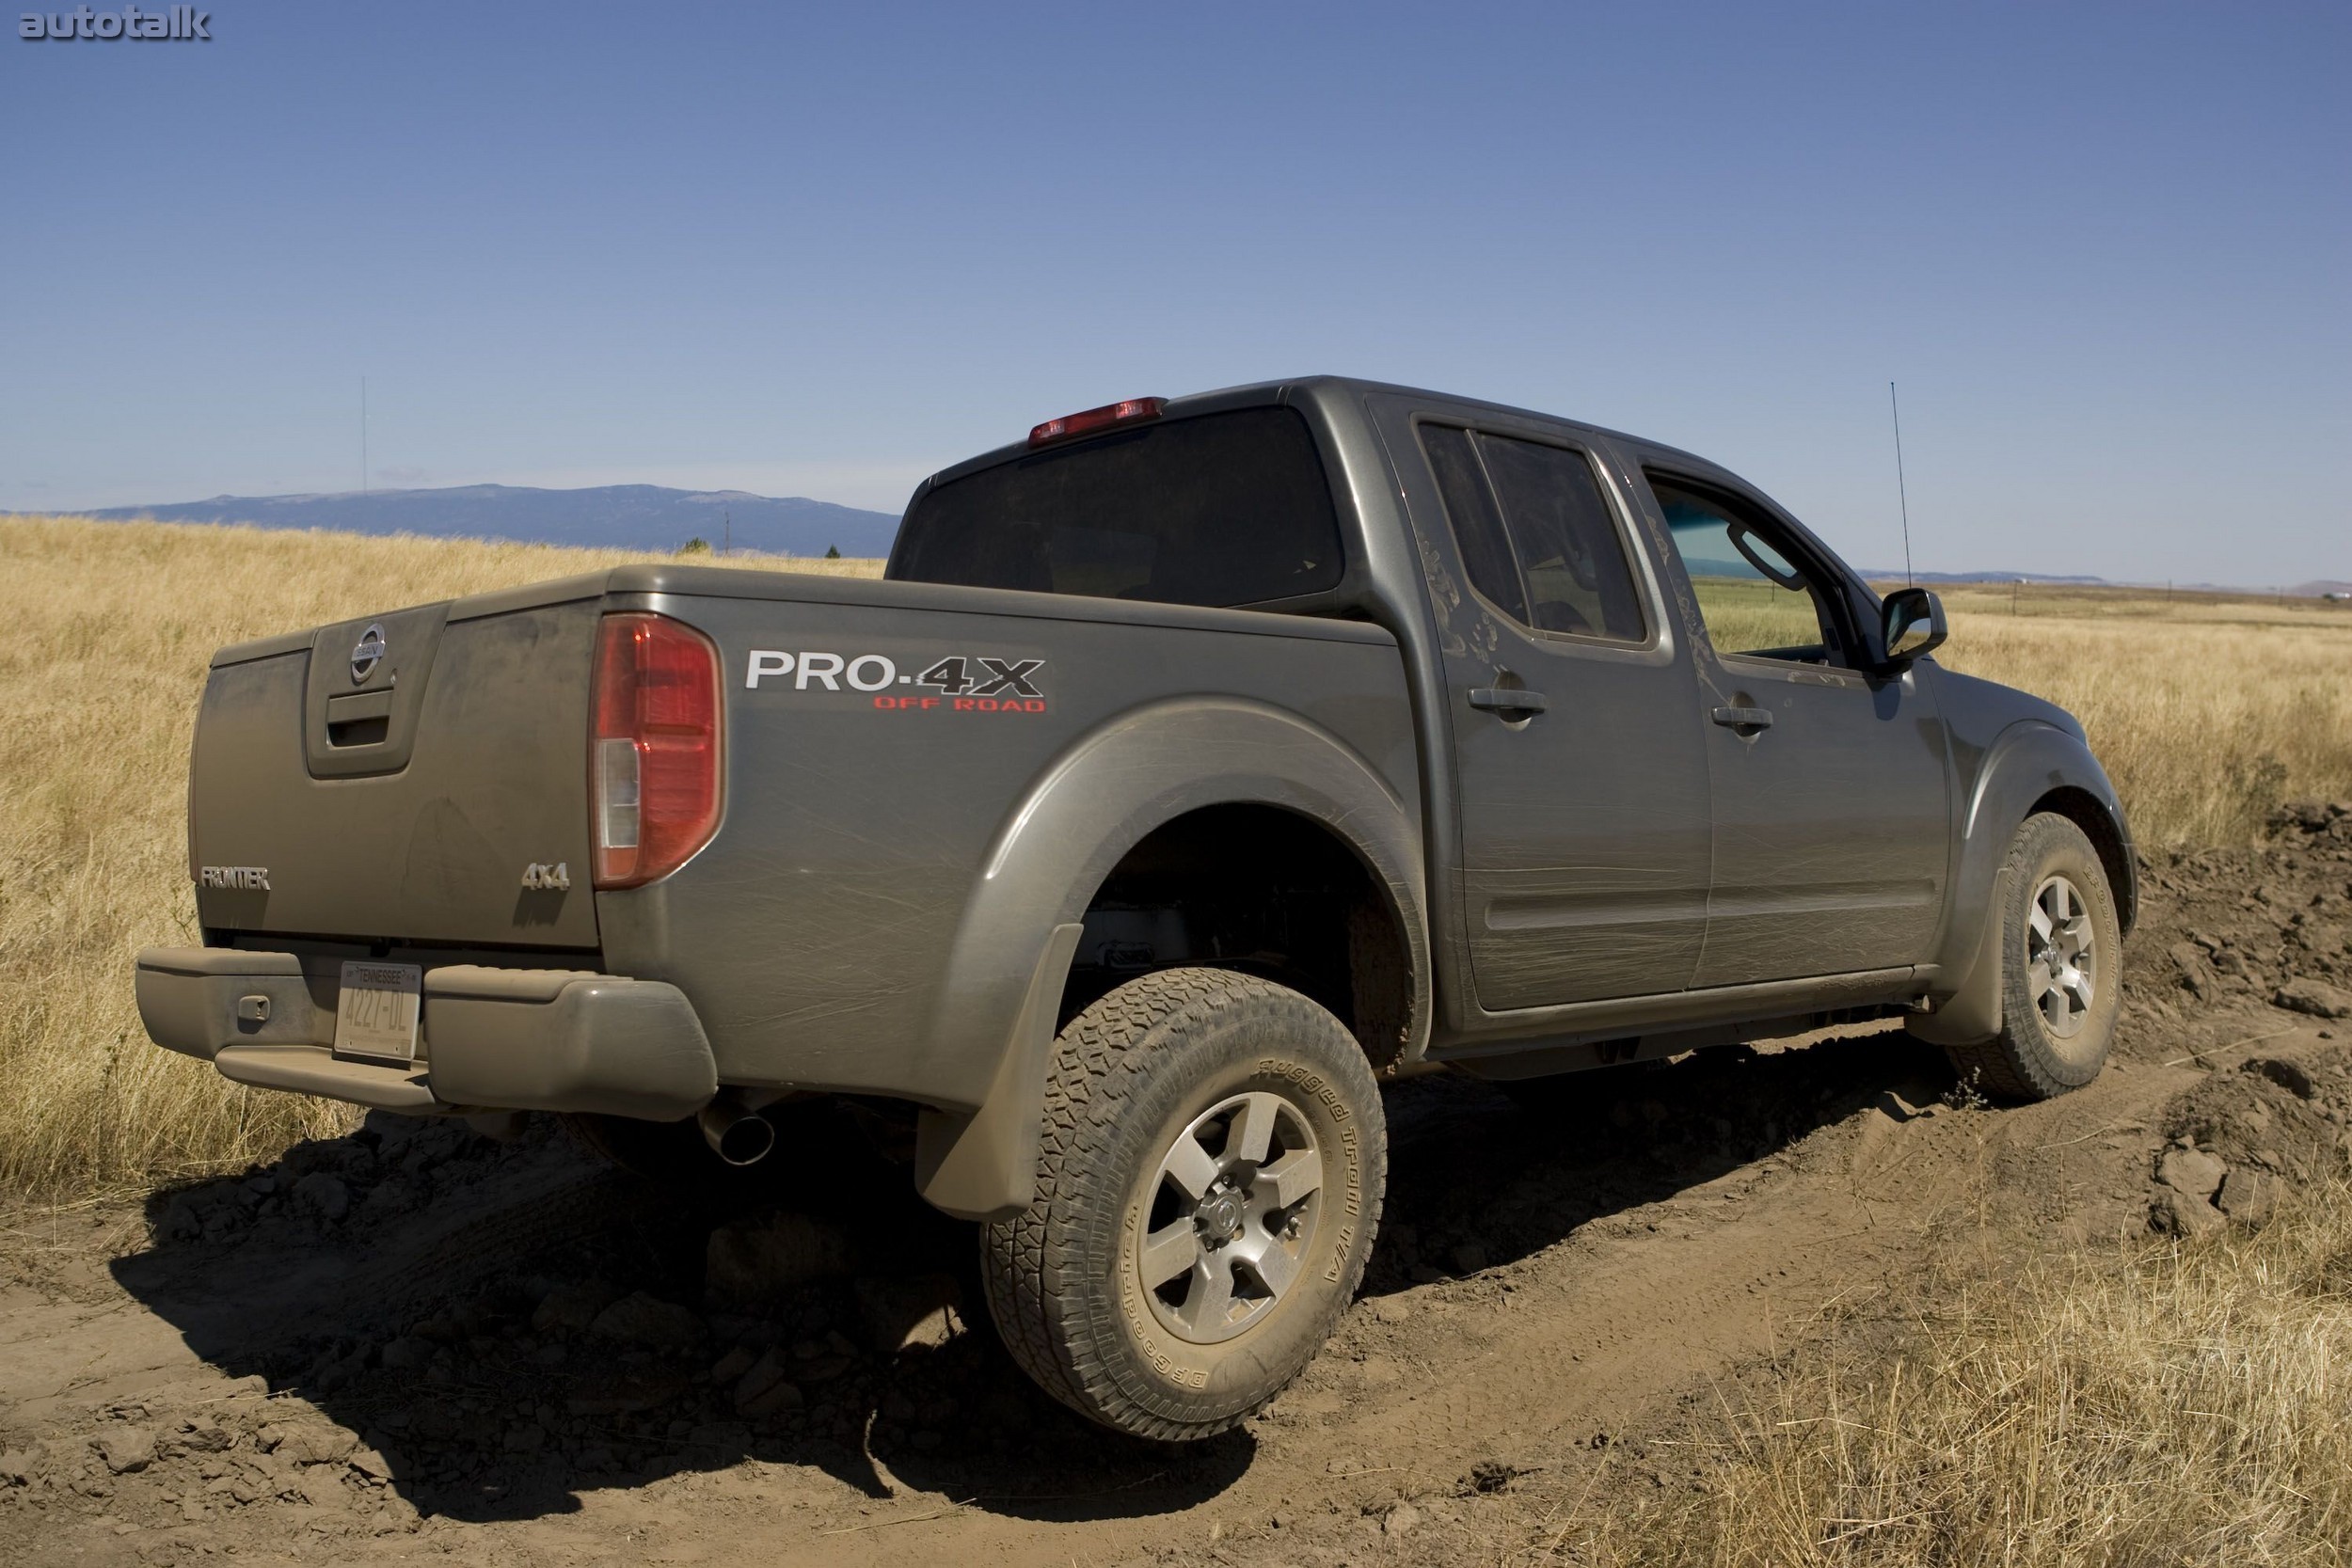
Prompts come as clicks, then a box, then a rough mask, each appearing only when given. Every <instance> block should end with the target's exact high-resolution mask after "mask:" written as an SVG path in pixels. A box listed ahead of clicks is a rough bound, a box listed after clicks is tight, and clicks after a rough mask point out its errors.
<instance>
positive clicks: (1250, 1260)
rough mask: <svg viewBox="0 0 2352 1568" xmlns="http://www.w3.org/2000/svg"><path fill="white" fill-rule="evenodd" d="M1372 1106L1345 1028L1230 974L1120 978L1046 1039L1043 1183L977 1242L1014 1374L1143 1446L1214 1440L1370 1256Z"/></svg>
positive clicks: (1297, 1349) (1364, 1072)
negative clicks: (1050, 1053)
mask: <svg viewBox="0 0 2352 1568" xmlns="http://www.w3.org/2000/svg"><path fill="white" fill-rule="evenodd" d="M1387 1168H1388V1140H1387V1132H1386V1130H1385V1124H1384V1122H1383V1120H1382V1117H1381V1108H1380V1094H1379V1089H1378V1087H1377V1085H1375V1083H1374V1081H1373V1077H1372V1069H1371V1068H1370V1066H1369V1065H1368V1064H1367V1063H1366V1062H1365V1060H1364V1056H1363V1053H1362V1051H1361V1049H1360V1048H1359V1046H1358V1045H1357V1043H1356V1040H1355V1038H1354V1037H1352V1036H1351V1035H1349V1034H1348V1032H1347V1030H1346V1028H1345V1027H1344V1026H1343V1025H1342V1024H1341V1022H1340V1021H1339V1020H1338V1019H1336V1018H1334V1017H1332V1016H1331V1014H1330V1013H1328V1012H1327V1011H1326V1010H1325V1009H1324V1008H1322V1007H1321V1006H1317V1005H1316V1004H1314V1003H1313V1002H1311V1001H1309V1000H1308V999H1307V998H1306V997H1304V996H1301V995H1299V994H1298V993H1297V992H1296V991H1294V990H1287V989H1285V988H1284V987H1281V986H1277V985H1274V984H1272V983H1271V982H1269V981H1265V980H1260V979H1256V978H1253V977H1251V976H1248V975H1245V974H1232V973H1230V972H1228V971H1223V970H1208V969H1172V970H1163V971H1161V972H1159V973H1157V974H1148V975H1145V976H1143V977H1142V978H1140V979H1137V980H1133V981H1130V982H1129V983H1127V984H1126V985H1123V986H1121V987H1120V988H1119V989H1118V990H1114V991H1112V992H1111V993H1110V994H1108V995H1107V996H1104V998H1103V999H1102V1000H1100V1001H1098V1002H1096V1003H1095V1004H1094V1005H1093V1006H1090V1007H1089V1008H1088V1009H1087V1010H1086V1011H1085V1012H1083V1013H1081V1014H1079V1015H1078V1017H1077V1018H1075V1019H1073V1021H1072V1022H1071V1023H1070V1026H1069V1027H1068V1028H1067V1029H1065V1030H1063V1031H1062V1034H1061V1036H1060V1037H1059V1038H1058V1039H1057V1041H1056V1042H1055V1054H1054V1061H1053V1067H1052V1070H1051V1072H1050V1073H1049V1076H1048V1082H1047V1085H1046V1097H1045V1128H1044V1143H1043V1147H1042V1148H1041V1152H1040V1156H1039V1160H1038V1170H1037V1192H1036V1196H1035V1197H1034V1199H1033V1200H1032V1202H1031V1204H1030V1206H1029V1209H1028V1211H1027V1212H1025V1213H1024V1214H1022V1215H1021V1216H1020V1217H1019V1218H1017V1219H1013V1220H1010V1221H1008V1222H1005V1223H1003V1224H1000V1225H992V1226H988V1227H984V1228H983V1230H982V1232H981V1254H980V1259H981V1272H982V1275H983V1276H984V1279H985V1283H986V1287H987V1294H988V1304H989V1310H990V1313H991V1315H992V1316H993V1318H994V1319H995V1321H996V1326H997V1329H998V1331H999V1332H1000V1333H1001V1334H1002V1336H1003V1338H1004V1340H1005V1345H1006V1348H1007V1350H1008V1351H1009V1352H1010V1354H1011V1355H1012V1357H1013V1359H1014V1361H1015V1362H1017V1363H1018V1364H1019V1365H1020V1366H1021V1368H1022V1370H1025V1371H1026V1372H1027V1373H1028V1374H1029V1375H1030V1376H1031V1377H1033V1378H1035V1379H1036V1380H1037V1382H1038V1383H1039V1384H1040V1385H1041V1386H1043V1387H1044V1388H1045V1389H1046V1391H1047V1392H1049V1393H1051V1394H1053V1395H1054V1396H1055V1397H1056V1398H1057V1399H1059V1400H1060V1401H1062V1402H1064V1403H1065V1404H1068V1405H1070V1406H1071V1407H1072V1408H1073V1409H1075V1410H1077V1411H1079V1412H1081V1413H1082V1414H1084V1415H1086V1416H1089V1417H1090V1418H1093V1419H1094V1420H1097V1421H1100V1422H1101V1423H1103V1424H1104V1425H1105V1426H1108V1427H1112V1428H1115V1429H1117V1430H1119V1431H1120V1432H1125V1433H1133V1434H1135V1435H1136V1436H1139V1437H1150V1438H1158V1439H1163V1440H1184V1439H1191V1438H1200V1437H1207V1436H1210V1435H1212V1434H1214V1433H1219V1432H1223V1431H1225V1430H1227V1429H1228V1428H1230V1427H1232V1426H1234V1425H1236V1424H1238V1423H1239V1422H1240V1421H1241V1420H1243V1419H1244V1418H1247V1417H1248V1416H1249V1415H1250V1414H1252V1413H1253V1412H1255V1411H1256V1410H1258V1409H1259V1408H1261V1407H1262V1406H1263V1405H1264V1404H1265V1402H1267V1401H1268V1400H1270V1399H1272V1398H1273V1397H1274V1396H1275V1394H1277V1393H1278V1392H1279V1391H1280V1390H1281V1388H1282V1387H1283V1386H1284V1385H1286V1384H1287V1383H1289V1382H1290V1380H1291V1379H1292V1378H1294V1377H1295V1376H1296V1375H1297V1374H1298V1372H1299V1370H1301V1369H1302V1368H1304V1367H1305V1366H1306V1364H1307V1362H1308V1361H1309V1360H1310V1359H1311V1357H1312V1356H1313V1355H1314V1353H1315V1352H1316V1350H1317V1349H1318V1348H1320V1347H1321V1345H1322V1344H1323V1341H1324V1340H1325V1339H1326V1338H1327V1337H1328V1336H1329V1334H1330V1332H1331V1329H1332V1327H1333V1325H1334V1324H1335V1323H1337V1321H1338V1318H1339V1315H1340V1313H1341V1312H1342V1311H1343V1310H1344V1309H1345V1307H1346V1306H1347V1303H1348V1301H1349V1300H1350V1298H1352V1297H1353V1295H1354V1294H1355V1291H1356V1286H1357V1284H1358V1282H1359V1280H1360V1279H1361V1278H1362V1276H1363V1270H1364V1263H1365V1260H1366V1259H1368V1258H1369V1257H1370V1256H1371V1252H1372V1242H1373V1235H1374V1232H1375V1229H1376V1228H1377V1227H1378V1223H1379V1214H1380V1196H1381V1188H1382V1183H1383V1181H1384V1180H1385V1179H1386V1175H1387Z"/></svg>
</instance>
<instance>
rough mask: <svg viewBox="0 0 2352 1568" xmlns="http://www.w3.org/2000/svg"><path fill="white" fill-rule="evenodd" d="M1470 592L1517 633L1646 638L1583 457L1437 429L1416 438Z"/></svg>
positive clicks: (1605, 509)
mask: <svg viewBox="0 0 2352 1568" xmlns="http://www.w3.org/2000/svg"><path fill="white" fill-rule="evenodd" d="M1421 435H1422V450H1423V451H1426V452H1427V453H1428V454H1429V467H1430V469H1431V471H1432V472H1433V473H1434V474H1435V475H1436V476H1437V480H1438V492H1439V494H1440V495H1442V496H1443V498H1444V499H1445V508H1446V515H1447V517H1448V519H1449V520H1450V521H1451V522H1452V524H1453V526H1454V540H1455V542H1456V543H1457V544H1458V545H1459V546H1460V547H1461V551H1462V562H1463V567H1464V569H1465V570H1466V571H1467V572H1468V573H1469V574H1470V584H1471V586H1472V587H1474V588H1476V589H1477V590H1478V592H1479V593H1480V594H1482V595H1484V596H1485V598H1486V600H1487V601H1488V602H1489V603H1491V604H1492V605H1493V606H1494V607H1495V608H1496V609H1498V610H1502V612H1503V613H1504V614H1506V615H1508V616H1510V617H1511V618H1512V619H1513V620H1515V621H1518V623H1519V624H1520V625H1522V626H1533V627H1535V628H1536V629H1537V630H1540V631H1556V632H1569V633H1574V634H1578V635H1581V636H1586V637H1606V638H1612V639H1615V640H1618V641H1627V642H1639V641H1642V640H1643V639H1644V638H1645V637H1646V636H1648V634H1649V626H1648V623H1647V618H1646V617H1645V616H1644V614H1643V613H1642V598H1641V594H1640V592H1639V590H1637V589H1636V588H1635V587H1634V581H1633V568H1632V565H1631V563H1630V562H1629V561H1628V560H1627V557H1626V550H1625V541H1624V538H1623V536H1622V535H1621V534H1619V532H1618V531H1617V524H1616V519H1615V517H1614V516H1613V515H1612V514H1611V512H1610V509H1609V502H1608V499H1606V498H1605V497H1604V496H1603V495H1602V493H1601V488H1600V481H1599V480H1598V479H1597V477H1596V476H1595V475H1594V473H1593V468H1592V465H1591V463H1589V462H1588V461H1587V460H1586V459H1585V458H1584V457H1583V455H1582V454H1581V453H1579V452H1575V451H1568V450H1567V449H1565V448H1564V447H1550V446H1545V445H1543V444H1542V443H1540V442H1536V441H1520V440H1514V439H1512V438H1511V437H1509V436H1491V435H1487V434H1486V433H1484V432H1480V433H1477V434H1475V435H1473V434H1472V433H1471V432H1470V431H1467V430H1460V429H1455V428H1454V427H1451V426H1445V425H1427V426H1424V427H1422V433H1421Z"/></svg>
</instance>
